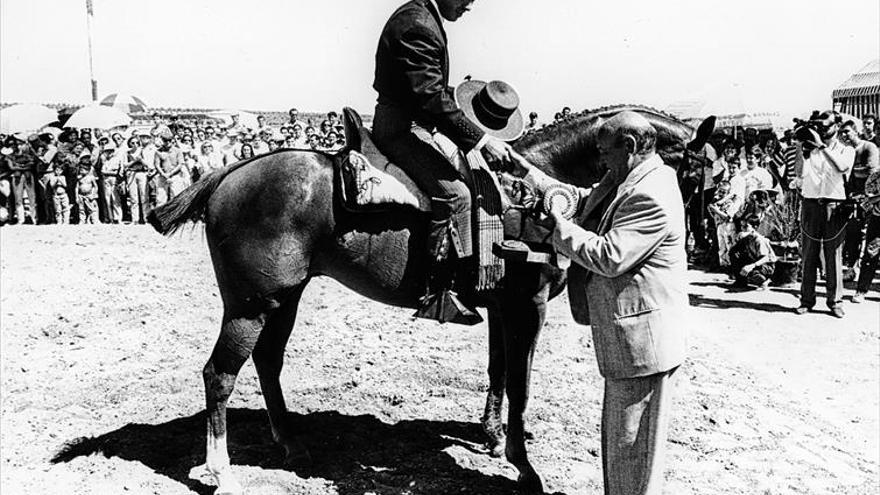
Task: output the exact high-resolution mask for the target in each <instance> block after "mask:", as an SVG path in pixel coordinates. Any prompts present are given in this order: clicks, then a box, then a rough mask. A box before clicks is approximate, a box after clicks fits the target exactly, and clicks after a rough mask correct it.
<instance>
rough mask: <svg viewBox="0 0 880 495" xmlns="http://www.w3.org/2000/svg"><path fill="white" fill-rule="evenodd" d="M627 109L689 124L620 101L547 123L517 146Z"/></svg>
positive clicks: (539, 140)
mask: <svg viewBox="0 0 880 495" xmlns="http://www.w3.org/2000/svg"><path fill="white" fill-rule="evenodd" d="M627 110H630V111H634V112H641V113H648V114H653V115H655V116H657V117H660V118H663V119H666V120H670V121H672V122H674V123H678V124H683V125H688V124H686V123H685V122H683V121H682V120H680V119H678V118H677V117H676V116H674V115H672V114H670V113H667V112H664V111H663V110H658V109H656V108H654V107H651V106H648V105H640V104H634V103H620V104H616V105H606V106H604V107H599V108H593V109H586V110H582V111H580V112H578V113H574V114H572V115H571V117H569V118H568V119H565V120H560V121H558V122H553V123H552V124H547V125H544V126H542V127H541V128H539V129H536V130H534V131H530V132H528V133H527V134H525V135H523V137H522V138H520V139H519V140H518V141H517V142H516V144H517V148H519V147H522V148H528V147H530V146H532V145H534V144H535V143H537V142H543V141H546V140H547V139H548V138H550V137H551V136H553V135H555V134H558V133H560V132H564V131H567V130H570V129H572V128H574V127H578V126H580V125H581V124H583V123H584V122H585V121H588V120H593V119H595V118H598V117H602V118H605V117H609V116H610V115H612V114H616V113H620V112H624V111H627Z"/></svg>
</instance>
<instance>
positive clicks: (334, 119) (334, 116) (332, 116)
mask: <svg viewBox="0 0 880 495" xmlns="http://www.w3.org/2000/svg"><path fill="white" fill-rule="evenodd" d="M327 121H328V122H329V123H330V128H331V129H335V128H336V126H338V125H339V124H340V122H339V114H338V113H336V112H332V111H331V112H328V113H327Z"/></svg>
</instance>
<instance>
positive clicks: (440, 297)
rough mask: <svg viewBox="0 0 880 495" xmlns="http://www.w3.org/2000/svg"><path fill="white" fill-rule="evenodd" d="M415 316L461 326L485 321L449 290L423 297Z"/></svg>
mask: <svg viewBox="0 0 880 495" xmlns="http://www.w3.org/2000/svg"><path fill="white" fill-rule="evenodd" d="M413 316H415V317H416V318H427V319H429V320H437V321H439V322H440V323H458V324H460V325H476V324H477V323H482V321H483V317H482V316H480V313H477V311H476V310H473V309H470V308H468V307H467V306H465V305H464V303H462V302H461V301H460V300H459V299H458V294H456V293H455V292H453V291H451V290H448V289H445V290H441V291H439V292H436V293H434V294H428V295H427V296H425V297H423V298H422V300H421V301H420V305H419V309H418V311H416V313H415V315H413Z"/></svg>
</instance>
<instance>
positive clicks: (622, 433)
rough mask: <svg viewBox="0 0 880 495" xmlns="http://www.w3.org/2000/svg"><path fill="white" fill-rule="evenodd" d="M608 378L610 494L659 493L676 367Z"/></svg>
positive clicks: (605, 447) (605, 418)
mask: <svg viewBox="0 0 880 495" xmlns="http://www.w3.org/2000/svg"><path fill="white" fill-rule="evenodd" d="M677 369H678V367H675V368H673V369H671V370H669V371H666V372H663V373H657V374H654V375H648V376H642V377H636V378H622V379H611V378H606V379H605V398H604V402H603V404H602V470H603V473H604V480H605V495H660V494H661V493H662V491H663V469H664V457H665V455H666V432H667V429H668V426H669V418H670V416H671V410H672V396H673V393H674V388H675V372H676V370H677Z"/></svg>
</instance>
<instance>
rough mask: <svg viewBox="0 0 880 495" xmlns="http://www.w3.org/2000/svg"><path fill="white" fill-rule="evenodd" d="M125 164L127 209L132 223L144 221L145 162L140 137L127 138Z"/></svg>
mask: <svg viewBox="0 0 880 495" xmlns="http://www.w3.org/2000/svg"><path fill="white" fill-rule="evenodd" d="M127 144H128V149H127V151H126V153H127V156H126V161H125V163H126V165H125V185H126V190H127V191H128V210H129V212H131V221H132V223H144V222H145V221H146V219H147V205H148V202H149V197H148V196H147V182H148V180H149V178H148V177H147V170H148V167H147V164H146V163H144V156H143V148H141V145H140V138H138V137H137V136H132V137H131V138H129V139H128V143H127Z"/></svg>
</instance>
